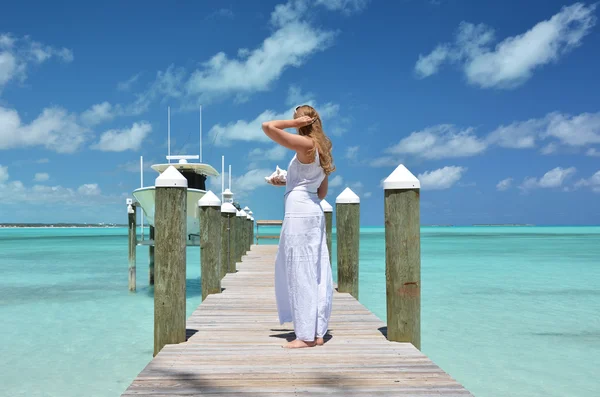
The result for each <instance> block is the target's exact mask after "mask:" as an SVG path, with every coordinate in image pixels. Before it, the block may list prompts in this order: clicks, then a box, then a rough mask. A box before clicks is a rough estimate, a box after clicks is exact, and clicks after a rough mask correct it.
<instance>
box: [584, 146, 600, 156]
mask: <svg viewBox="0 0 600 397" xmlns="http://www.w3.org/2000/svg"><path fill="white" fill-rule="evenodd" d="M585 155H586V156H590V157H600V152H599V151H598V150H596V148H593V147H591V148H589V149H588V150H587V152H585Z"/></svg>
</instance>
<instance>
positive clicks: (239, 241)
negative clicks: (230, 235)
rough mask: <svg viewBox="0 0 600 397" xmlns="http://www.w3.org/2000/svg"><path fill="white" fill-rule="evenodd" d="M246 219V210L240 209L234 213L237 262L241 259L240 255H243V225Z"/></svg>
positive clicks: (244, 231) (244, 232)
mask: <svg viewBox="0 0 600 397" xmlns="http://www.w3.org/2000/svg"><path fill="white" fill-rule="evenodd" d="M245 220H246V212H245V211H244V210H240V211H239V212H238V213H237V214H236V225H235V226H236V229H237V230H236V234H237V236H236V237H237V238H236V241H235V244H236V246H237V257H236V261H237V262H241V261H242V257H243V256H244V254H245V253H246V252H245V248H244V247H245V245H246V244H245V241H246V240H245V235H246V228H245V227H244V226H246V225H245V223H244V221H245Z"/></svg>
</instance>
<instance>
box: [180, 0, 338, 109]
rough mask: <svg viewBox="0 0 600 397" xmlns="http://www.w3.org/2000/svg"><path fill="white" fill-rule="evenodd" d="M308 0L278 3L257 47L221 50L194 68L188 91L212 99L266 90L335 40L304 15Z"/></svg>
mask: <svg viewBox="0 0 600 397" xmlns="http://www.w3.org/2000/svg"><path fill="white" fill-rule="evenodd" d="M307 8H308V7H307V4H306V2H305V1H293V0H291V1H289V2H288V3H286V4H280V5H278V6H276V7H275V10H274V11H273V12H272V13H271V24H272V26H273V28H274V29H275V30H274V31H273V33H272V34H271V35H270V36H269V37H267V38H266V39H265V40H264V41H263V42H262V44H261V45H260V46H259V47H257V48H255V49H252V50H250V49H240V50H238V54H237V57H235V58H230V57H229V56H227V54H225V53H224V52H219V53H217V54H215V55H214V56H212V57H211V58H210V59H209V60H208V61H206V62H204V63H203V64H202V68H200V69H197V70H195V71H194V72H193V73H192V74H191V75H190V77H189V79H188V80H187V82H186V83H185V91H186V93H187V94H188V95H192V96H200V97H201V98H203V99H210V98H211V97H214V96H221V95H228V94H237V93H241V94H250V93H253V92H257V91H266V90H268V89H269V88H270V86H271V84H272V83H273V82H274V81H275V80H277V79H279V77H280V76H281V75H282V74H283V72H284V71H285V70H286V69H288V68H290V67H300V66H301V65H303V64H304V63H305V62H306V60H307V59H308V58H309V57H310V56H312V55H314V54H315V53H317V52H319V51H323V50H325V49H326V48H328V47H329V46H331V44H332V43H333V39H334V37H335V33H334V32H332V31H325V30H320V29H318V28H316V27H314V26H313V25H311V24H310V23H308V22H306V21H303V20H302V18H303V17H304V14H305V13H306V11H307Z"/></svg>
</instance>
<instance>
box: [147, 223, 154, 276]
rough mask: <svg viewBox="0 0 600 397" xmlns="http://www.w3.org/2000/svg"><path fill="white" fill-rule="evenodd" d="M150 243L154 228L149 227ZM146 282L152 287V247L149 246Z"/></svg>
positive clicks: (152, 238)
mask: <svg viewBox="0 0 600 397" xmlns="http://www.w3.org/2000/svg"><path fill="white" fill-rule="evenodd" d="M149 235H150V237H149V238H150V241H152V240H154V226H150V232H149ZM148 260H149V264H148V282H149V284H150V285H154V245H153V244H151V245H150V247H148Z"/></svg>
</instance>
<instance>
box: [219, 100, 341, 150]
mask: <svg viewBox="0 0 600 397" xmlns="http://www.w3.org/2000/svg"><path fill="white" fill-rule="evenodd" d="M306 104H307V105H311V106H313V107H315V108H316V109H317V111H318V112H319V114H320V116H321V119H322V121H323V125H324V128H327V126H326V124H327V122H328V121H329V120H331V119H332V118H334V117H335V116H336V115H337V113H338V111H339V105H336V104H334V103H331V102H328V103H325V104H324V105H323V106H322V107H319V106H317V104H316V103H315V102H314V101H308V102H306ZM294 109H295V106H294V107H291V108H289V109H287V110H285V111H283V112H281V113H275V112H274V111H273V110H270V109H267V110H265V111H264V112H262V113H261V114H259V115H258V116H257V117H256V118H255V119H254V120H251V121H246V120H237V121H235V122H231V123H228V124H226V125H224V126H222V125H221V124H216V125H214V126H213V127H212V128H211V129H210V130H209V131H208V136H209V139H210V140H211V141H214V143H215V145H217V146H230V145H231V144H232V143H234V141H243V142H271V139H270V138H269V137H268V136H266V135H265V133H264V131H263V130H262V123H264V122H265V121H270V120H282V119H283V120H287V119H291V118H292V117H293V114H294ZM334 125H335V124H334ZM326 133H327V131H326Z"/></svg>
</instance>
